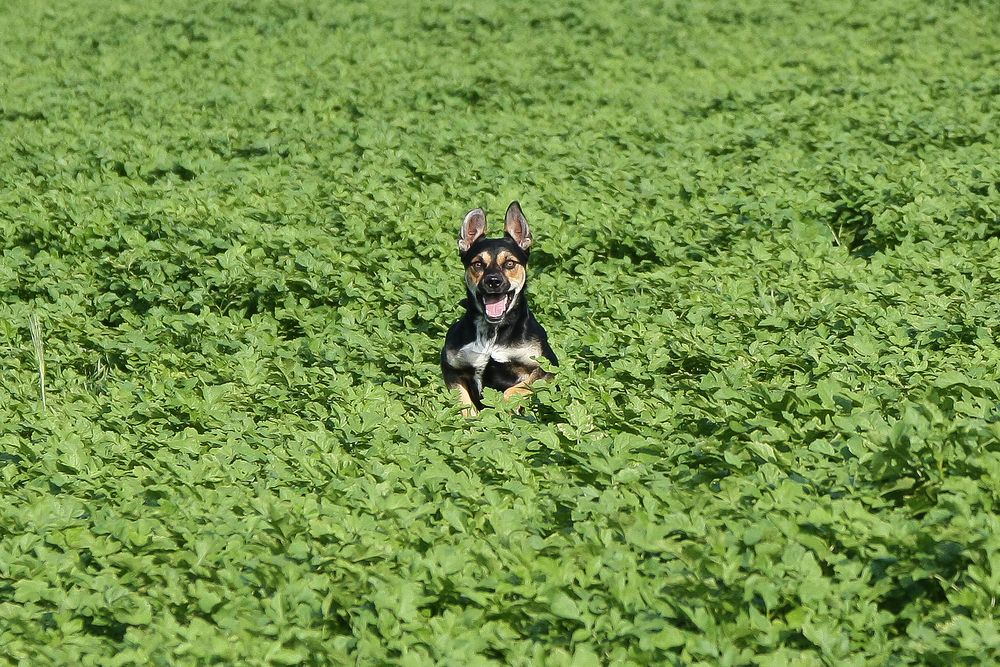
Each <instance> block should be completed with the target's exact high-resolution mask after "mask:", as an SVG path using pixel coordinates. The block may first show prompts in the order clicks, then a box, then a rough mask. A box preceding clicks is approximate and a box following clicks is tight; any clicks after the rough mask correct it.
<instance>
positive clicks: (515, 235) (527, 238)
mask: <svg viewBox="0 0 1000 667" xmlns="http://www.w3.org/2000/svg"><path fill="white" fill-rule="evenodd" d="M503 230H504V232H506V234H507V236H509V237H510V238H512V239H514V243H516V244H517V245H519V246H520V247H521V250H527V249H528V248H530V247H531V230H530V229H528V221H527V220H525V219H524V213H522V212H521V205H520V204H518V203H517V202H516V201H512V202H511V203H510V206H508V207H507V217H506V218H505V219H504V224H503Z"/></svg>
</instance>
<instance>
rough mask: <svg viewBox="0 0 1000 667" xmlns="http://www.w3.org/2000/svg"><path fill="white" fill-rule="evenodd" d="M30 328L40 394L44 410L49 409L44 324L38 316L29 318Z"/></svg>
mask: <svg viewBox="0 0 1000 667" xmlns="http://www.w3.org/2000/svg"><path fill="white" fill-rule="evenodd" d="M28 328H29V329H30V330H31V343H32V345H34V347H35V362H36V363H37V365H38V393H39V395H40V396H41V399H42V410H46V409H47V405H46V402H45V343H44V342H43V340H42V323H41V322H39V321H38V316H37V315H31V316H30V317H28Z"/></svg>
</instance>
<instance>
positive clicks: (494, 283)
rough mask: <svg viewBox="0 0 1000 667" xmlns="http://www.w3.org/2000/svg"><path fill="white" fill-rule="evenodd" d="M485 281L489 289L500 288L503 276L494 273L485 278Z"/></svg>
mask: <svg viewBox="0 0 1000 667" xmlns="http://www.w3.org/2000/svg"><path fill="white" fill-rule="evenodd" d="M483 283H485V284H486V287H487V289H500V288H501V287H502V286H503V278H501V277H500V276H498V275H496V274H493V275H489V276H486V277H485V278H483Z"/></svg>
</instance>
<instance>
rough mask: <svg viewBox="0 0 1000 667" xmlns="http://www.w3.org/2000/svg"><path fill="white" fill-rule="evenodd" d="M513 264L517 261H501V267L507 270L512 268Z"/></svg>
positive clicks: (515, 264)
mask: <svg viewBox="0 0 1000 667" xmlns="http://www.w3.org/2000/svg"><path fill="white" fill-rule="evenodd" d="M515 266H517V262H515V261H514V260H512V259H508V260H507V261H506V262H504V263H503V268H505V269H507V270H508V271H510V270H511V269H513V268H514V267H515Z"/></svg>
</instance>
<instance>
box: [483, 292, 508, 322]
mask: <svg viewBox="0 0 1000 667" xmlns="http://www.w3.org/2000/svg"><path fill="white" fill-rule="evenodd" d="M483 304H484V305H485V306H486V316H487V317H492V318H494V319H496V318H498V317H503V311H504V310H505V309H506V306H507V295H506V294H486V295H483Z"/></svg>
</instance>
